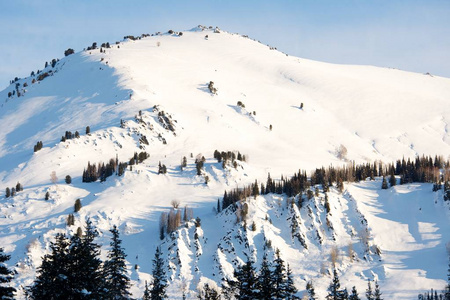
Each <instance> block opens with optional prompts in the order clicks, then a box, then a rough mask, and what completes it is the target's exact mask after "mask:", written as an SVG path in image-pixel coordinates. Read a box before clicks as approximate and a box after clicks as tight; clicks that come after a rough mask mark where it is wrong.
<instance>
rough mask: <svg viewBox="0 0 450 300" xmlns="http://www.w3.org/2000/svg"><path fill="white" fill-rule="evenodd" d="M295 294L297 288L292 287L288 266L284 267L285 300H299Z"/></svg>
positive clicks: (292, 282) (292, 281) (292, 280)
mask: <svg viewBox="0 0 450 300" xmlns="http://www.w3.org/2000/svg"><path fill="white" fill-rule="evenodd" d="M295 294H297V288H296V287H295V285H294V279H293V278H292V272H291V268H289V264H287V267H286V298H285V299H286V300H296V299H299V298H298V297H297V296H296V295H295Z"/></svg>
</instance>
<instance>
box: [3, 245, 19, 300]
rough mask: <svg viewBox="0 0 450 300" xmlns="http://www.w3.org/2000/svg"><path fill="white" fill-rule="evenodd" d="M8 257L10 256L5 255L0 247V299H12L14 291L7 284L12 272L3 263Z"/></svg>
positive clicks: (11, 277)
mask: <svg viewBox="0 0 450 300" xmlns="http://www.w3.org/2000/svg"><path fill="white" fill-rule="evenodd" d="M10 258H11V256H10V255H6V254H5V253H4V252H3V248H0V299H2V300H3V299H4V300H9V299H14V293H15V292H16V289H15V288H13V287H10V286H8V283H10V282H11V280H12V279H13V274H14V273H13V272H12V271H11V270H9V269H8V268H7V267H6V265H5V262H6V261H8V260H9V259H10Z"/></svg>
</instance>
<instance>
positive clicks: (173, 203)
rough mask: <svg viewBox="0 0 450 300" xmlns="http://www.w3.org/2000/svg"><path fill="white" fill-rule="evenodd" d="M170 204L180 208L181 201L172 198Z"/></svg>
mask: <svg viewBox="0 0 450 300" xmlns="http://www.w3.org/2000/svg"><path fill="white" fill-rule="evenodd" d="M170 205H172V207H173V208H175V209H178V207H179V206H180V201H178V200H172V201H171V202H170Z"/></svg>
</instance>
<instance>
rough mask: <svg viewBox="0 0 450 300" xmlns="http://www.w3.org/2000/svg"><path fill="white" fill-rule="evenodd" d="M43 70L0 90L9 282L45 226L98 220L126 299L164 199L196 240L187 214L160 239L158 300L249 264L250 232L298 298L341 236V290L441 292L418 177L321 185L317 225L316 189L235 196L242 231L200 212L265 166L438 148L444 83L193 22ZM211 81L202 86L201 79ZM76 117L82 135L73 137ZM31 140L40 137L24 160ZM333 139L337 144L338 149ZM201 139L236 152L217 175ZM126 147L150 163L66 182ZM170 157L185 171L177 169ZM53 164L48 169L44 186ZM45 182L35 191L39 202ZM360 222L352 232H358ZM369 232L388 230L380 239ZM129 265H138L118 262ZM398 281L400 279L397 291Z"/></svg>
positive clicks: (256, 252) (436, 227)
mask: <svg viewBox="0 0 450 300" xmlns="http://www.w3.org/2000/svg"><path fill="white" fill-rule="evenodd" d="M206 35H207V37H206ZM50 71H51V72H50ZM45 72H47V73H49V75H50V76H48V77H46V78H44V79H43V80H37V81H35V83H32V82H33V79H37V76H35V77H29V78H25V79H20V80H19V81H18V82H17V83H18V84H19V86H18V88H17V91H20V93H21V96H20V97H17V92H16V93H15V95H13V96H10V97H8V92H12V91H13V90H15V89H16V86H15V84H13V85H11V86H10V87H8V88H7V89H5V90H4V91H2V92H0V101H1V107H0V124H1V128H2V130H1V132H0V188H1V189H2V190H5V188H6V187H13V186H15V185H16V183H17V182H20V183H21V184H22V185H23V186H24V187H25V189H24V191H21V192H19V193H18V194H17V195H16V196H14V197H10V198H3V196H2V197H1V198H0V218H1V219H0V245H2V246H3V247H5V250H6V252H10V253H11V254H12V259H11V261H10V263H11V264H12V265H16V266H17V272H18V275H17V278H18V280H17V282H16V285H17V286H19V285H28V284H30V283H31V282H32V279H33V276H34V275H35V268H36V267H37V266H39V264H40V258H41V256H42V255H43V253H44V251H45V249H47V248H48V243H49V241H51V240H52V239H53V236H54V234H55V233H56V232H66V231H68V232H74V231H76V228H77V227H78V226H83V222H84V220H85V218H86V217H87V216H91V217H92V218H93V221H94V224H95V225H96V226H98V228H99V229H100V230H101V231H102V235H101V237H100V239H99V242H101V243H102V244H104V245H107V244H108V238H109V232H108V229H110V228H111V226H112V225H114V224H115V225H118V226H119V228H120V230H121V234H122V235H123V239H124V246H125V248H126V249H127V253H128V255H129V256H128V262H129V264H130V272H131V275H132V279H133V284H134V285H133V288H132V291H133V293H134V296H136V297H138V296H141V293H142V290H143V284H144V280H146V279H147V280H148V279H149V278H150V276H149V274H150V273H151V258H152V257H153V254H154V249H155V247H156V246H157V245H158V244H159V243H160V242H161V241H160V239H159V230H158V222H159V216H160V213H161V212H167V211H168V210H169V208H170V206H171V204H170V202H171V201H172V200H178V201H179V202H180V203H181V205H182V206H185V205H188V206H189V207H192V208H194V215H195V216H199V217H200V218H201V219H202V227H201V228H202V229H201V230H202V231H201V232H197V235H198V236H200V237H201V239H200V241H199V242H196V241H195V239H194V233H195V231H196V230H200V229H195V226H194V225H193V223H190V225H188V228H183V229H180V230H179V231H177V232H176V234H177V239H178V240H177V242H176V243H175V245H174V246H173V247H178V249H179V253H181V255H182V257H181V258H180V261H181V266H180V265H174V266H173V269H171V270H172V272H173V276H172V280H173V282H174V283H173V284H172V286H171V288H170V295H171V298H172V297H173V298H175V297H181V294H180V293H179V289H178V288H179V286H181V285H183V284H184V283H186V282H187V284H188V288H189V290H190V293H189V295H190V297H192V298H195V290H196V288H197V284H198V283H200V282H204V281H205V280H208V279H209V280H214V281H216V282H217V283H218V284H220V279H221V276H226V275H229V274H231V273H232V271H231V265H232V263H233V261H234V262H235V263H236V262H237V263H239V261H244V260H245V258H244V253H247V254H248V255H253V256H254V258H255V259H256V260H258V261H259V260H260V259H261V256H262V252H263V251H262V247H263V245H264V239H263V237H267V238H269V239H270V240H272V243H273V244H276V245H277V247H279V248H280V249H281V250H282V255H283V257H284V258H285V259H286V260H287V261H289V263H290V265H291V267H292V268H293V270H294V274H295V275H296V279H295V280H296V284H297V286H298V288H299V289H300V290H303V289H304V286H305V282H306V281H307V280H309V279H313V280H315V282H317V286H318V290H319V292H320V295H322V296H323V295H324V293H325V289H326V286H327V285H328V282H329V273H328V272H329V270H330V265H329V264H328V263H327V261H328V260H329V259H328V257H329V253H330V250H331V249H332V248H333V247H334V246H337V247H338V248H339V250H340V251H341V252H345V251H346V250H345V249H346V247H348V245H349V243H353V244H354V249H355V252H356V257H357V259H356V262H349V261H346V260H345V259H344V258H342V260H343V261H342V264H341V265H342V267H341V268H340V269H339V270H340V272H341V274H342V280H343V282H344V283H345V286H348V287H349V288H351V286H353V285H356V286H357V287H358V289H359V290H360V291H363V290H364V289H365V285H366V280H367V279H373V278H377V279H378V280H379V281H380V283H381V285H382V288H383V290H384V292H385V295H391V296H395V298H396V299H410V298H411V297H412V296H413V295H416V294H417V293H418V291H421V290H423V289H426V288H428V287H429V286H430V285H433V286H435V287H439V286H441V285H443V281H442V280H440V279H442V278H444V275H445V270H446V268H445V267H444V266H445V259H446V254H445V249H444V248H445V247H444V245H445V243H446V242H447V241H448V240H449V239H450V236H449V235H448V233H447V232H448V231H449V230H448V229H449V218H448V214H447V213H448V205H447V204H444V203H443V201H442V195H440V196H437V194H433V193H432V192H431V187H430V186H429V185H425V184H424V185H411V186H410V185H408V186H405V187H398V188H395V189H392V190H389V193H391V194H386V193H388V192H386V191H380V190H379V187H380V186H381V183H380V182H379V179H378V181H372V182H363V183H361V184H355V185H349V186H348V189H347V191H346V192H345V193H344V194H339V193H337V192H333V193H332V196H330V203H333V207H335V213H333V217H332V219H330V221H331V222H332V224H333V228H334V231H333V232H330V231H329V229H327V228H328V227H327V226H326V223H327V219H326V213H324V208H323V194H321V195H320V196H318V197H316V198H314V199H313V200H310V202H309V203H308V205H307V206H304V207H302V208H301V209H298V208H296V207H295V208H294V207H291V208H290V206H289V205H288V204H287V203H288V200H287V199H286V197H284V196H280V197H278V196H270V195H269V196H264V197H260V198H258V199H256V200H255V201H253V202H252V201H249V203H251V205H250V208H251V209H250V212H251V213H250V219H249V221H248V222H253V221H254V222H255V224H256V225H257V230H256V231H255V232H251V231H248V232H247V233H245V234H244V233H243V232H244V231H242V228H240V227H239V225H235V224H234V219H235V217H234V215H231V214H230V215H227V214H226V213H225V212H223V213H222V215H219V216H217V217H216V215H215V214H214V213H213V212H212V208H213V207H214V206H215V205H216V202H217V199H218V198H220V197H222V195H223V192H224V190H226V189H230V188H235V187H242V186H244V185H246V184H249V183H252V182H254V181H255V179H257V180H258V181H264V180H265V179H266V178H267V174H268V173H269V172H270V173H271V175H272V176H273V177H275V178H278V177H279V176H280V175H282V174H283V175H290V174H293V173H294V172H296V171H298V169H299V168H302V169H306V170H311V169H313V168H315V167H320V166H323V165H325V166H327V165H329V164H334V165H337V164H345V163H346V162H347V161H348V160H355V161H357V162H373V161H375V160H382V161H384V162H390V161H392V160H394V159H398V158H401V157H402V156H406V157H414V156H415V155H418V154H420V155H422V154H430V155H433V156H434V155H435V154H438V155H443V156H444V157H448V156H449V155H450V134H449V131H448V125H447V124H448V121H449V120H450V108H449V107H448V102H449V100H450V99H449V95H450V80H449V79H446V78H439V77H432V76H429V75H422V74H414V73H408V72H403V71H399V70H393V69H383V68H375V67H368V66H343V65H332V64H326V63H320V62H314V61H309V60H305V59H300V58H296V57H291V56H288V55H286V54H283V53H280V52H278V51H276V50H273V49H272V48H271V47H268V46H266V45H262V44H260V43H258V42H257V41H253V40H251V39H249V38H247V37H244V36H241V35H238V34H230V33H226V32H219V33H215V32H214V31H212V30H204V31H202V30H201V29H200V28H196V29H194V30H191V31H187V32H183V35H181V36H180V35H177V34H163V35H155V36H149V37H144V38H142V39H139V40H135V41H133V40H126V41H123V42H121V43H119V44H117V45H113V43H112V46H111V48H103V49H102V52H100V49H95V50H88V51H82V52H79V53H76V54H73V55H69V56H67V57H65V58H63V59H61V60H60V61H59V62H58V63H57V64H56V65H55V67H54V68H52V67H51V66H50V67H48V68H47V69H45V70H43V71H42V73H45ZM42 73H41V74H42ZM210 81H213V82H214V87H216V88H217V93H216V94H212V93H211V92H210V90H209V88H208V84H209V83H210ZM24 83H26V86H24ZM238 102H240V103H242V104H241V105H238ZM301 105H302V107H300V106H301ZM86 126H90V129H91V133H90V134H85V128H86ZM66 131H71V132H72V133H74V132H75V131H78V132H79V134H80V137H79V138H74V139H68V140H67V141H65V142H60V140H61V136H63V135H65V132H66ZM144 137H145V138H144ZM38 141H42V142H43V145H44V147H43V149H42V150H39V151H37V152H35V153H34V152H33V146H34V145H35V144H36V143H37V142H38ZM341 145H342V146H343V147H341ZM339 148H341V149H344V148H345V149H347V150H348V151H347V153H346V154H345V153H343V152H346V151H341V153H339V151H338V149H339ZM216 149H218V150H220V151H229V150H230V151H240V152H241V153H242V154H245V155H246V158H247V161H246V162H239V164H238V166H237V168H233V167H231V166H228V167H227V168H225V169H224V168H222V165H221V164H220V163H217V161H216V160H215V159H213V151H214V150H216ZM141 151H146V152H147V153H149V154H150V157H149V158H148V159H146V160H145V161H144V162H143V163H141V164H139V165H135V166H133V167H132V170H130V168H128V170H127V171H126V172H125V173H124V175H123V176H121V177H119V176H112V177H109V178H107V179H106V181H105V182H100V181H98V182H94V183H83V182H82V174H83V170H84V169H86V167H87V165H88V162H90V163H94V164H97V163H98V162H103V163H108V162H109V160H110V159H116V158H117V159H118V160H119V161H121V162H128V161H129V160H130V158H132V157H133V155H134V153H135V152H141ZM340 154H345V155H340ZM198 155H199V157H201V156H202V155H203V156H205V158H206V161H205V167H204V170H203V171H202V175H201V176H199V175H197V172H196V166H195V159H196V157H197V156H198ZM183 156H185V157H186V158H187V166H186V167H185V168H183V170H182V169H181V168H180V164H181V160H182V158H183ZM159 162H161V163H162V164H165V165H166V166H167V174H158V164H159ZM53 171H54V172H55V174H56V175H57V177H58V178H59V180H57V182H55V183H52V182H51V178H50V174H51V173H52V172H53ZM66 175H70V176H71V178H72V183H71V184H70V185H67V184H65V183H64V177H65V176H66ZM206 176H207V177H208V179H209V182H208V184H205V178H206ZM46 192H49V196H50V199H49V200H44V198H45V194H46ZM277 197H278V198H277ZM434 197H436V201H435V199H434ZM78 198H80V199H81V202H82V205H83V208H82V209H81V211H80V212H78V213H75V214H74V215H75V226H70V227H67V226H66V218H67V216H68V214H70V213H73V205H74V202H75V200H76V199H78ZM321 199H322V200H321ZM410 199H415V200H413V201H415V202H414V205H416V206H409V208H408V211H407V212H408V213H406V214H405V215H404V219H401V218H397V217H396V216H397V215H398V211H399V210H400V209H402V207H403V206H405V204H406V203H408V204H409V202H408V201H410ZM411 201H412V200H411ZM397 202H398V205H397ZM446 205H447V206H446ZM419 208H420V209H421V210H419ZM442 208H445V209H444V210H443V209H442ZM266 215H268V217H269V218H270V220H272V221H273V223H272V224H270V223H269V222H268V221H267V220H265V218H266ZM286 216H288V217H290V218H293V216H295V218H298V220H299V222H300V223H301V226H300V229H301V232H302V236H303V237H304V239H305V243H306V245H307V246H308V249H304V245H301V243H300V242H299V241H296V240H294V239H293V238H292V237H291V231H290V230H291V229H290V228H289V224H290V223H289V222H290V220H289V221H287V220H286ZM364 218H365V219H366V220H367V222H368V224H365V225H364V224H363V225H361V219H364ZM431 218H435V219H434V220H433V219H431ZM249 224H250V223H249ZM386 228H390V229H393V228H395V231H392V232H395V233H396V234H395V236H396V237H397V238H396V239H392V237H391V235H390V232H389V234H388V233H387V232H386ZM366 229H367V230H369V231H370V232H371V241H373V243H374V244H375V243H376V245H378V246H379V247H380V248H381V250H382V254H381V261H379V259H380V257H378V255H376V254H374V253H375V251H371V254H370V255H369V256H367V257H366V259H364V256H365V249H363V248H364V247H365V246H364V245H363V244H362V243H361V242H359V238H358V235H357V233H358V232H360V231H361V230H366ZM237 232H240V233H239V234H237ZM243 235H245V236H246V238H247V239H248V244H249V245H248V247H244V246H242V245H239V246H238V245H237V244H238V241H237V239H239V238H231V243H233V245H234V246H235V247H234V251H231V252H218V251H217V249H218V248H217V245H221V246H222V247H223V248H226V247H228V246H229V245H228V246H226V245H227V244H228V242H229V241H228V238H227V237H233V236H243ZM319 237H320V238H319ZM319 240H320V241H319ZM169 244H170V241H166V242H164V244H163V245H167V246H169ZM394 244H395V245H394ZM105 247H106V246H105ZM199 249H201V250H199ZM165 250H166V251H165V254H166V255H168V256H170V255H172V254H171V252H170V251H169V250H168V248H166V249H165ZM196 251H201V255H200V254H199V253H196ZM236 257H237V258H236ZM417 257H427V261H426V262H427V263H426V264H419V263H418V262H417V259H415V258H417ZM135 264H137V265H139V269H138V270H135V269H133V268H132V266H134V265H135ZM442 265H444V266H442ZM441 267H442V268H441ZM327 270H328V271H327ZM321 271H322V272H321ZM230 272H231V273H230ZM322 276H324V277H325V279H322ZM403 278H408V279H412V282H413V283H411V281H410V283H408V284H403V283H401V280H402V279H403ZM316 279H319V280H316ZM19 296H20V297H22V294H21V293H20V294H19Z"/></svg>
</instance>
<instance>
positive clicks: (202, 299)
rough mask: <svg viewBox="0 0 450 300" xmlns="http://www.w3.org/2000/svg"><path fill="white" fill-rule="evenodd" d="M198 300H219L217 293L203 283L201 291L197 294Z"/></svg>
mask: <svg viewBox="0 0 450 300" xmlns="http://www.w3.org/2000/svg"><path fill="white" fill-rule="evenodd" d="M198 299H199V300H219V299H220V296H219V293H218V292H217V291H216V290H215V289H213V288H211V287H210V286H209V284H208V283H205V285H204V286H203V290H202V291H200V293H199V294H198Z"/></svg>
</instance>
